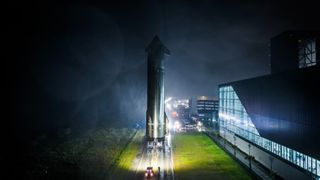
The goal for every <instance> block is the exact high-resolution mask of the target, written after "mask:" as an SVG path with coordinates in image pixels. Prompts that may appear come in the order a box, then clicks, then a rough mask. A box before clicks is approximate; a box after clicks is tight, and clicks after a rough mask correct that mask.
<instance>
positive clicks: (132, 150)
mask: <svg viewBox="0 0 320 180" xmlns="http://www.w3.org/2000/svg"><path fill="white" fill-rule="evenodd" d="M144 135H145V134H144V131H143V130H139V131H138V132H137V134H136V135H135V136H134V137H133V139H132V141H131V142H130V143H129V144H128V146H127V148H126V149H125V150H124V151H123V153H122V154H121V156H120V157H119V160H118V163H117V165H116V167H115V169H114V171H113V173H112V175H111V179H113V178H116V179H128V178H130V175H132V173H133V170H132V169H131V167H132V165H133V163H134V160H135V159H136V156H137V154H138V153H139V150H140V148H141V143H142V139H143V137H144Z"/></svg>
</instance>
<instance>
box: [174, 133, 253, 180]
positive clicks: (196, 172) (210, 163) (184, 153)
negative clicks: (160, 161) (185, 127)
mask: <svg viewBox="0 0 320 180" xmlns="http://www.w3.org/2000/svg"><path fill="white" fill-rule="evenodd" d="M173 154H174V156H173V157H174V159H173V160H174V172H175V177H176V179H223V180H229V179H237V180H239V179H251V177H250V175H249V174H248V173H247V172H246V170H245V169H243V168H242V167H241V166H240V165H239V164H237V163H236V162H235V161H234V160H233V159H232V158H231V157H230V156H229V155H227V154H226V153H225V152H224V151H223V150H222V149H220V148H219V147H218V146H217V145H216V144H215V143H214V142H213V141H212V140H211V139H210V138H209V137H207V136H206V135H204V134H202V133H183V134H176V135H174V139H173Z"/></svg>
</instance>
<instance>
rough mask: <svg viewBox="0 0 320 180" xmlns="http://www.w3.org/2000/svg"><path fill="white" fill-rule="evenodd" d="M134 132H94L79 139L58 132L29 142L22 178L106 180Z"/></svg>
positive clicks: (63, 132)
mask: <svg viewBox="0 0 320 180" xmlns="http://www.w3.org/2000/svg"><path fill="white" fill-rule="evenodd" d="M134 132H135V129H128V128H121V129H115V128H105V129H94V130H90V131H88V132H87V133H85V134H83V135H81V136H79V135H73V133H72V130H71V129H62V130H60V131H59V132H58V133H57V137H56V138H55V139H49V138H47V137H46V135H42V136H39V137H38V138H37V139H36V140H34V141H33V144H32V146H31V149H30V153H29V157H28V161H29V162H28V167H26V176H27V177H26V179H50V180H51V179H61V180H63V179H68V180H72V179H106V178H107V177H108V175H109V171H110V168H111V167H112V165H113V163H114V162H116V158H117V157H118V155H119V153H120V152H121V151H122V149H123V148H124V147H125V145H126V144H127V142H128V141H129V140H130V137H131V136H132V135H133V134H134Z"/></svg>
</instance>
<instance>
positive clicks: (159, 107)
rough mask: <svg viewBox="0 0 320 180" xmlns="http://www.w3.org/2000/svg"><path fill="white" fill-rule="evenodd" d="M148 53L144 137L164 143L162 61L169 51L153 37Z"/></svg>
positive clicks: (165, 120) (165, 128)
mask: <svg viewBox="0 0 320 180" xmlns="http://www.w3.org/2000/svg"><path fill="white" fill-rule="evenodd" d="M146 52H147V53H148V80H147V81H148V82H147V84H148V85H147V113H146V137H147V139H148V141H154V140H157V141H164V139H165V135H166V134H167V133H168V118H167V115H166V113H165V106H164V83H163V73H164V59H165V55H170V51H169V50H168V49H167V48H166V47H165V46H164V45H163V44H162V42H161V41H160V39H159V37H158V36H155V37H154V38H153V40H152V41H151V43H150V44H149V45H148V47H147V48H146Z"/></svg>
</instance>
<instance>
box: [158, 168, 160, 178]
mask: <svg viewBox="0 0 320 180" xmlns="http://www.w3.org/2000/svg"><path fill="white" fill-rule="evenodd" d="M158 176H160V166H158Z"/></svg>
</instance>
